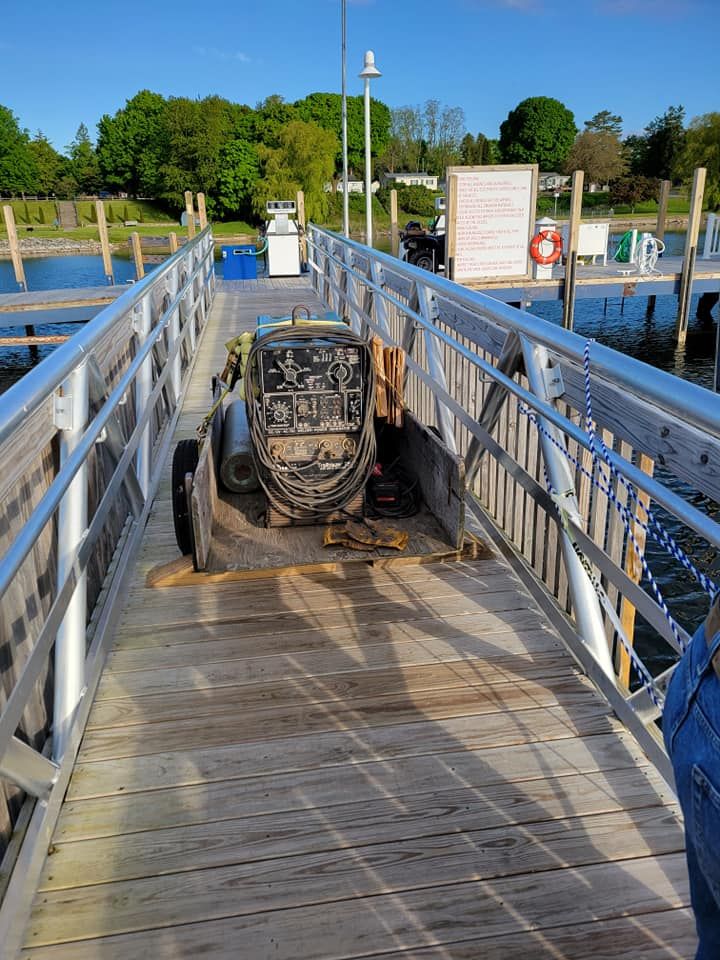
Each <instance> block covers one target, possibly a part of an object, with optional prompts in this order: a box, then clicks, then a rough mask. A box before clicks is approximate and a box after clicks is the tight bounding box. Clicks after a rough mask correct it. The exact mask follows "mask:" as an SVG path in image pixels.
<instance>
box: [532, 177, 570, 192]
mask: <svg viewBox="0 0 720 960" xmlns="http://www.w3.org/2000/svg"><path fill="white" fill-rule="evenodd" d="M568 183H570V177H568V176H566V175H565V174H564V173H541V174H540V175H539V176H538V189H539V190H562V188H563V187H565V186H567V184H568Z"/></svg>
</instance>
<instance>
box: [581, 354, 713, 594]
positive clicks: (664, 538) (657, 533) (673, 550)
mask: <svg viewBox="0 0 720 960" xmlns="http://www.w3.org/2000/svg"><path fill="white" fill-rule="evenodd" d="M592 343H593V341H592V340H586V341H585V349H584V351H583V367H584V374H585V407H586V412H585V422H586V430H587V434H588V437H589V439H590V446H591V452H592V454H593V462H594V461H595V459H596V444H597V445H599V447H600V450H601V452H602V455H603V459H604V460H605V463H606V464H607V466H608V468H609V470H610V473H611V474H612V476H614V477H615V478H616V479H617V480H618V481H619V482H620V483H621V484H622V485H623V486H624V487H625V489H626V490H627V492H628V494H629V495H630V497H631V498H632V499H633V500H634V501H635V502H636V503H637V504H638V506H640V507H642V509H643V511H644V512H645V514H646V516H647V518H648V523H649V527H648V526H647V525H645V524H642V526H643V527H644V528H645V530H646V531H647V532H648V533H650V535H651V536H652V537H653V539H654V540H656V541H657V542H658V543H659V544H660V545H661V546H663V547H664V548H665V549H666V550H667V551H668V553H670V554H671V555H672V556H673V557H674V558H675V559H676V560H678V561H679V562H680V563H681V564H682V565H683V567H685V569H686V570H687V571H688V572H689V573H690V574H692V576H693V577H695V579H696V580H697V582H698V583H699V584H700V586H701V587H702V588H703V590H704V591H705V592H706V593H707V594H708V595H709V596H710V597H714V596H715V595H716V594H717V589H718V588H717V586H716V585H715V584H714V583H713V581H712V580H711V579H710V578H709V577H707V576H706V575H705V574H704V573H703V572H702V571H701V570H698V569H697V567H696V566H695V564H694V563H693V562H692V560H691V559H690V558H689V557H688V555H687V554H686V553H685V551H684V550H683V549H682V548H681V547H680V546H679V545H678V543H677V542H676V541H675V539H674V538H673V536H672V534H670V533H669V532H668V531H667V530H666V529H665V527H663V525H662V524H661V523H660V521H659V520H658V519H657V518H656V517H655V515H654V513H653V512H652V510H650V508H649V506H646V505H645V504H644V503H643V502H642V501H641V500H640V498H639V496H638V494H637V491H636V490H635V487H634V486H633V484H631V483H630V482H629V481H628V480H626V479H625V477H623V476H622V474H620V473H619V472H618V470H617V469H616V467H615V466H614V464H613V463H612V460H611V459H610V454H609V452H608V449H607V447H606V445H605V441H604V440H603V438H602V436H598V435H597V434H596V433H595V429H594V425H593V415H592V396H591V393H590V345H591V344H592ZM650 528H652V529H650Z"/></svg>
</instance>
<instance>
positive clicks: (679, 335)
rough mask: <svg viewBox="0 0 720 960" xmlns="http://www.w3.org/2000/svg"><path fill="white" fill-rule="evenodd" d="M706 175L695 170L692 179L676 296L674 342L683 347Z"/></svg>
mask: <svg viewBox="0 0 720 960" xmlns="http://www.w3.org/2000/svg"><path fill="white" fill-rule="evenodd" d="M706 175H707V170H706V169H705V167H698V168H697V170H696V171H695V176H694V177H693V185H692V193H691V195H690V213H689V215H688V225H687V234H686V236H685V251H684V255H683V265H682V273H681V275H680V292H679V295H678V313H677V323H676V325H675V341H676V343H677V344H678V346H683V345H684V343H685V339H686V337H687V328H688V318H689V316H690V300H691V298H692V285H693V278H694V275H695V260H696V258H697V245H698V236H699V234H700V219H701V217H702V206H703V196H704V193H705V178H706Z"/></svg>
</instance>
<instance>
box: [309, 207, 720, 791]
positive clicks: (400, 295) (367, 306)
mask: <svg viewBox="0 0 720 960" xmlns="http://www.w3.org/2000/svg"><path fill="white" fill-rule="evenodd" d="M308 247H309V250H310V254H311V256H310V268H311V271H312V272H313V282H314V284H315V287H316V290H317V292H318V294H319V295H320V296H321V297H322V296H323V293H324V294H325V299H326V301H327V302H328V305H329V306H333V307H334V309H336V310H339V311H343V312H345V313H346V314H348V315H349V318H350V320H351V322H352V323H353V324H354V325H355V326H357V327H359V328H360V329H363V330H365V331H369V332H372V333H373V334H375V335H378V336H380V337H381V338H382V340H383V341H384V342H385V343H386V344H390V345H393V346H402V347H403V348H404V349H405V351H406V354H407V356H406V367H407V370H408V371H409V373H410V374H411V375H412V376H414V377H415V378H416V382H417V383H419V384H422V385H423V387H424V388H427V389H428V390H429V391H430V395H431V396H432V397H433V398H434V401H435V405H436V416H437V424H438V427H439V429H440V432H441V434H442V435H443V438H444V439H445V440H446V442H447V443H448V445H449V446H450V447H451V449H455V447H456V444H455V429H456V426H455V425H456V424H458V425H462V427H463V428H464V429H465V430H466V431H467V435H468V437H469V438H472V443H474V444H477V445H478V449H479V450H480V451H487V452H488V455H489V456H492V457H494V458H495V459H496V460H497V461H498V463H499V464H500V465H501V466H502V467H503V469H504V470H505V471H506V472H507V474H508V475H509V476H510V477H511V479H512V480H513V481H515V482H516V483H517V484H518V485H519V487H520V488H522V489H523V490H524V491H525V493H526V494H529V496H530V497H532V499H533V500H534V501H535V503H536V504H537V505H538V506H539V507H540V508H541V509H542V510H544V511H545V512H546V513H547V514H548V515H549V516H550V517H551V519H553V520H555V521H556V522H558V513H557V507H556V503H555V502H554V501H553V498H552V497H551V496H550V494H549V493H548V492H547V491H546V490H545V488H544V487H543V486H542V485H541V484H540V483H539V482H538V481H537V480H536V479H535V477H534V475H531V474H530V473H528V470H527V467H526V465H525V464H523V463H518V462H517V460H516V459H515V454H514V452H509V451H508V450H507V449H505V447H503V446H502V443H501V442H500V440H499V439H496V438H495V437H493V436H491V434H492V433H493V429H494V426H495V423H496V422H497V417H498V416H499V410H500V405H499V404H495V405H494V406H493V404H489V405H488V403H487V400H486V402H485V405H484V406H483V411H482V412H481V415H480V417H479V418H476V416H475V415H473V414H471V413H470V412H469V411H468V409H466V407H465V406H464V405H463V403H461V402H460V401H459V400H458V399H457V398H456V397H455V396H454V394H453V387H452V386H448V385H447V383H446V382H445V370H444V363H443V357H442V353H441V350H440V347H443V348H444V349H446V350H450V351H451V353H449V354H447V356H448V357H449V356H451V355H454V356H455V357H456V358H457V359H458V360H459V361H461V362H462V363H464V364H465V365H466V367H465V369H466V372H467V371H468V370H472V369H474V371H475V375H477V377H478V378H479V379H481V380H484V381H485V382H491V383H492V384H493V386H492V387H490V391H491V390H493V389H494V390H500V391H501V393H500V395H502V396H507V395H511V396H513V397H514V398H515V399H516V400H517V401H518V402H522V403H524V404H525V405H526V406H527V407H528V408H530V409H531V410H533V411H535V412H536V413H537V416H538V420H539V422H540V424H541V425H543V426H544V431H545V433H546V434H547V435H544V434H543V433H538V435H537V436H536V437H535V442H537V443H538V445H539V446H540V448H541V449H542V454H543V459H544V461H545V465H546V467H547V468H548V471H549V472H550V474H551V476H552V475H553V473H554V479H553V487H554V488H555V489H556V490H561V491H566V492H564V493H563V495H562V496H563V509H564V512H565V514H566V525H565V526H564V527H561V529H560V533H559V536H560V540H561V546H562V547H563V557H564V561H565V567H566V571H567V577H568V584H569V589H570V596H571V598H572V608H573V611H574V614H575V618H576V621H577V623H576V626H575V627H574V628H573V629H572V630H571V632H570V634H568V633H567V631H566V629H565V628H566V626H567V620H566V619H565V618H564V616H561V617H560V620H559V621H558V623H560V624H561V625H560V629H561V633H563V634H564V635H565V636H566V637H568V636H570V637H571V642H570V643H569V645H570V647H571V649H572V650H573V653H575V655H577V656H579V659H580V660H581V662H582V663H583V665H584V666H585V667H586V669H588V672H589V673H590V674H591V675H592V676H593V678H594V679H595V680H596V682H597V683H598V685H599V686H600V687H601V689H602V690H603V692H604V693H605V694H606V695H607V696H608V699H609V700H610V701H611V703H612V704H613V706H615V707H616V709H617V710H618V713H619V715H620V716H621V717H622V718H623V719H624V720H625V721H626V722H627V723H628V725H629V726H631V728H632V729H633V732H635V733H636V735H638V733H639V734H640V736H639V739H640V740H641V742H643V743H644V745H645V746H646V748H648V752H650V753H652V754H653V758H654V759H655V761H656V763H658V766H660V767H661V769H664V770H665V771H666V772H667V771H668V769H669V768H668V767H667V765H666V759H667V758H666V757H665V756H664V754H663V753H662V748H661V746H660V744H659V741H658V734H657V729H656V728H655V726H654V723H653V721H654V720H655V719H656V717H657V716H658V714H659V709H658V707H657V705H656V704H651V703H650V702H649V701H650V699H651V698H650V696H649V692H648V690H647V689H645V690H643V691H640V692H638V693H634V694H632V695H631V694H629V693H627V694H623V693H622V691H620V690H618V689H617V687H616V676H615V669H614V665H613V664H612V662H611V661H610V660H609V658H608V650H607V637H606V627H605V623H604V616H605V614H604V613H603V611H602V610H601V608H600V606H599V603H598V601H599V600H600V599H602V598H601V597H600V594H599V593H598V591H597V589H594V590H589V589H588V587H589V586H590V585H591V584H592V579H591V578H590V577H589V576H588V571H587V569H586V568H585V566H584V565H583V562H582V554H583V553H584V554H585V557H586V558H587V559H588V560H589V561H590V563H591V564H594V565H595V566H596V567H597V568H598V569H600V571H601V572H602V574H603V575H604V576H606V577H607V578H608V582H609V583H612V584H614V585H615V587H616V588H617V590H618V600H617V602H618V603H619V602H620V598H622V597H625V598H626V599H627V600H628V602H630V603H631V604H633V605H634V607H635V608H636V609H637V611H638V613H639V614H640V615H641V616H643V617H644V618H645V620H646V621H647V622H648V623H649V624H650V625H651V626H652V627H653V628H654V629H655V630H657V632H658V634H659V635H660V636H661V637H662V638H663V639H664V640H665V641H666V642H667V643H668V644H669V645H670V647H671V648H672V649H673V650H674V651H675V652H678V650H679V649H680V647H681V645H682V644H683V643H687V641H688V639H689V635H688V632H687V631H686V630H685V629H684V628H683V627H682V626H680V625H679V624H677V625H672V624H671V623H670V622H669V621H668V620H667V617H666V612H665V611H664V610H663V608H661V606H660V605H659V604H658V602H657V599H656V598H655V597H654V596H653V595H651V593H650V592H648V591H646V590H644V589H643V586H642V585H641V584H639V583H636V582H635V581H633V580H632V579H631V578H630V577H629V576H628V575H627V573H626V572H625V569H624V568H623V564H622V555H623V553H622V550H621V551H620V561H618V559H617V558H616V550H617V548H616V547H615V548H613V549H612V550H611V549H610V547H608V550H610V552H609V553H608V552H606V549H605V548H604V545H603V544H604V540H603V538H604V537H605V533H606V530H605V527H604V526H603V528H602V530H601V531H600V532H599V534H598V536H599V537H600V538H601V540H600V543H599V544H598V543H597V542H595V541H594V540H593V539H592V536H591V535H589V533H588V530H587V529H586V527H585V524H586V518H584V517H583V516H582V515H581V513H580V512H579V509H578V503H577V495H576V493H575V490H576V476H575V468H574V466H571V465H570V462H569V460H568V459H567V449H566V442H567V439H571V440H573V441H575V442H577V444H578V445H579V448H582V449H585V450H586V451H590V453H591V454H592V453H593V452H594V450H593V444H592V442H591V441H590V439H589V437H588V435H587V434H586V433H585V431H584V430H583V429H582V428H581V427H580V426H578V424H577V423H574V422H573V421H572V420H571V419H569V417H567V416H565V415H564V413H563V412H561V411H560V410H559V409H558V408H557V407H556V405H555V397H556V396H557V395H558V394H553V393H552V392H550V391H549V389H548V386H547V381H548V380H549V379H552V377H549V378H548V377H545V376H544V374H545V373H550V372H551V371H550V370H547V369H546V370H543V368H547V367H552V366H553V363H554V362H555V361H557V360H559V362H560V363H561V364H562V363H563V362H564V363H565V364H566V366H565V369H567V370H568V371H570V370H572V369H575V370H580V372H581V374H582V370H583V362H584V351H585V346H586V341H585V340H584V339H583V338H581V337H579V336H578V335H576V334H573V333H571V332H569V331H567V330H563V329H560V328H558V327H557V326H555V325H553V324H551V323H549V322H547V321H544V320H541V319H540V318H538V317H533V316H532V315H531V314H529V313H526V312H525V311H521V310H517V309H516V308H513V307H510V306H507V305H505V304H503V303H501V302H499V301H497V300H494V299H492V298H490V297H488V296H486V295H484V294H482V293H480V292H477V291H470V290H467V289H465V288H463V287H461V286H460V285H458V284H455V283H452V282H450V281H448V280H446V279H444V278H442V277H437V276H435V275H433V274H430V273H429V272H427V271H424V270H420V269H418V268H417V267H414V266H412V265H409V264H406V263H404V262H402V261H399V260H397V259H396V258H394V257H391V256H389V255H387V254H384V253H382V252H379V251H375V250H372V249H370V248H368V247H366V246H363V245H362V244H359V243H357V242H355V241H352V240H348V239H346V238H344V237H341V236H339V235H337V234H334V233H332V232H330V231H327V230H324V229H322V228H319V227H316V226H314V225H312V224H311V225H310V227H309V229H308ZM455 308H464V312H462V314H461V316H462V323H461V324H460V326H458V327H457V332H456V330H455V328H454V325H453V322H452V320H451V318H452V316H453V311H454V310H455ZM389 311H390V312H394V315H395V317H396V319H397V321H399V323H400V327H399V328H397V327H394V328H393V329H392V330H391V328H390V324H389V321H388V316H389V313H388V312H389ZM446 318H448V319H446ZM474 321H477V324H476V326H475V327H473V323H474ZM398 329H399V330H400V334H398V333H397V332H396V331H397V330H398ZM416 331H417V332H419V333H422V335H423V337H424V345H425V352H426V356H427V367H424V366H423V364H422V363H421V362H420V359H419V358H417V359H416V358H415V357H414V356H413V349H412V344H413V343H414V341H415V333H416ZM473 331H475V332H473ZM491 331H495V332H494V333H491V335H490V334H489V332H491ZM499 331H501V334H500V337H498V336H497V333H498V332H499ZM458 333H462V334H466V335H467V336H468V337H469V340H470V341H471V342H472V343H474V344H475V345H477V344H481V343H492V344H494V347H493V350H492V352H494V353H496V355H497V357H498V360H497V362H498V366H500V367H502V363H501V358H500V353H499V351H500V349H501V345H502V338H503V336H504V337H505V346H502V350H503V351H505V349H508V344H509V343H510V342H511V341H512V340H513V338H514V342H515V345H516V347H517V349H518V350H519V351H520V352H519V354H518V356H522V359H523V360H524V363H525V372H526V375H527V378H528V380H529V387H525V386H523V384H522V383H520V382H519V380H518V379H516V378H514V375H515V374H516V372H517V370H518V367H517V365H516V366H515V367H514V368H512V369H498V367H496V366H494V365H493V363H491V362H488V360H486V359H485V358H484V357H483V356H481V355H479V353H478V352H475V351H474V350H471V349H468V348H467V347H466V346H464V344H463V343H461V342H459V340H458V339H456V336H457V335H458ZM485 349H488V347H485ZM448 362H452V361H448ZM463 382H465V381H463ZM592 382H593V383H595V384H598V383H603V382H604V383H606V384H609V385H611V386H612V387H613V389H614V390H616V391H617V388H618V387H619V388H621V390H622V394H621V395H626V396H632V397H634V398H640V399H641V400H644V401H647V402H648V404H651V405H652V406H649V407H648V411H649V412H648V416H650V411H652V416H653V417H655V420H653V421H652V424H653V425H654V424H655V423H656V422H657V420H658V418H660V417H662V418H664V417H666V416H668V417H670V418H674V422H675V423H678V422H680V423H681V425H682V426H683V428H685V426H686V425H688V424H689V425H690V428H688V429H691V428H692V427H695V428H697V429H698V430H701V431H702V433H690V434H689V436H691V437H692V436H695V437H697V438H698V439H699V440H702V441H703V442H704V443H706V444H707V445H709V448H710V449H711V450H712V455H717V454H718V451H720V446H719V445H718V439H720V408H719V405H718V404H717V402H716V398H715V397H714V396H713V395H712V394H710V393H709V392H708V391H707V390H705V389H704V388H702V387H699V386H697V385H695V384H692V383H688V382H687V381H682V380H679V379H678V378H676V377H674V376H672V375H670V374H666V373H664V372H662V371H659V370H656V369H654V368H652V367H650V366H648V365H647V364H644V363H642V362H641V361H637V360H634V359H633V358H630V357H627V356H625V355H622V354H620V353H617V352H616V351H614V350H612V349H610V348H608V347H603V346H601V345H599V344H593V349H592ZM453 386H454V385H453ZM560 393H561V394H562V390H561V391H560ZM418 396H420V394H418ZM488 406H489V408H490V409H491V411H494V413H493V412H490V413H487V414H486V410H487V409H488ZM576 409H577V404H576ZM448 415H449V417H450V419H449V420H448ZM493 416H494V419H493ZM488 418H489V419H488ZM660 422H662V421H660ZM661 435H662V436H665V434H664V433H663V434H661ZM636 445H637V444H636ZM641 449H642V447H641ZM609 457H610V460H611V463H612V464H613V466H614V467H615V469H617V471H618V472H619V473H620V474H621V475H623V476H624V477H626V478H627V479H628V480H629V481H630V482H632V483H634V484H635V485H636V487H637V488H639V489H640V490H642V491H644V492H645V493H646V494H648V495H649V496H650V498H651V499H652V500H653V501H655V502H657V503H659V504H661V505H662V506H664V507H665V508H666V509H667V510H668V511H670V512H671V513H672V514H673V515H674V516H675V517H677V518H678V520H680V521H681V522H682V523H683V524H684V525H686V526H687V527H689V528H691V529H693V530H695V531H696V532H697V533H698V534H699V535H700V536H701V537H702V538H703V539H704V540H706V541H707V542H708V543H710V544H712V545H714V546H716V547H720V523H718V522H716V521H715V520H714V519H713V518H712V517H710V516H708V515H706V514H705V513H703V512H702V511H701V510H699V509H697V508H696V507H695V506H694V505H693V504H692V503H689V502H688V501H687V500H686V499H684V498H683V496H682V495H681V493H679V492H678V491H677V490H674V489H671V488H669V487H668V486H667V485H666V484H664V483H662V482H661V480H660V479H658V478H656V477H652V476H649V475H648V474H647V473H645V472H644V471H642V470H641V469H640V468H639V465H638V464H636V463H635V462H633V460H632V457H631V455H625V456H622V455H620V454H619V453H615V452H614V451H612V450H610V451H609ZM702 462H703V463H705V461H704V460H703V461H702ZM705 482H707V478H706V481H705ZM469 503H470V506H471V507H472V509H473V510H475V501H472V502H470V501H469ZM608 509H611V510H612V507H608ZM511 526H512V525H511ZM500 529H501V530H502V523H501V524H500ZM594 535H595V534H593V536H594ZM531 536H535V532H534V531H533V532H532V533H531ZM505 540H506V541H507V540H510V541H512V536H510V537H505ZM572 540H574V541H575V543H574V544H572ZM625 542H627V544H628V545H627V549H629V550H632V549H633V548H632V546H630V544H629V541H625ZM571 546H572V549H570V548H571ZM536 547H537V542H536ZM544 548H545V547H544V544H540V549H544ZM515 556H516V559H517V560H518V564H519V567H523V563H522V562H521V561H520V560H519V558H518V557H517V551H515ZM578 564H580V568H578ZM524 566H525V568H527V564H525V565H524ZM520 572H521V575H522V576H523V578H524V579H525V580H526V583H528V585H529V586H530V587H531V589H533V590H536V589H537V588H538V587H539V583H540V580H539V578H538V576H537V575H536V574H535V573H534V572H530V571H529V570H527V569H525V570H524V572H523V571H522V570H521V571H520ZM525 574H527V576H525ZM542 590H545V588H544V587H543V588H542ZM556 596H557V594H556ZM554 609H555V610H557V607H555V608H554ZM558 612H559V611H558ZM576 641H580V647H582V646H583V644H584V645H585V650H586V651H587V652H589V653H590V656H589V657H588V656H587V653H583V651H582V649H580V648H579V647H578V644H577V642H576ZM598 667H600V669H599V670H598ZM667 679H668V672H667V671H666V672H665V673H664V674H662V675H661V676H660V677H657V678H656V681H657V682H658V683H659V684H660V685H661V686H663V685H664V684H665V683H666V682H667ZM645 694H647V696H646V697H645V699H643V695H645ZM668 775H669V774H668Z"/></svg>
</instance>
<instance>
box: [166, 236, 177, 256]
mask: <svg viewBox="0 0 720 960" xmlns="http://www.w3.org/2000/svg"><path fill="white" fill-rule="evenodd" d="M168 244H169V246H170V256H172V255H173V254H174V253H177V251H178V239H177V234H176V233H174V232H173V233H169V234H168Z"/></svg>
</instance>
